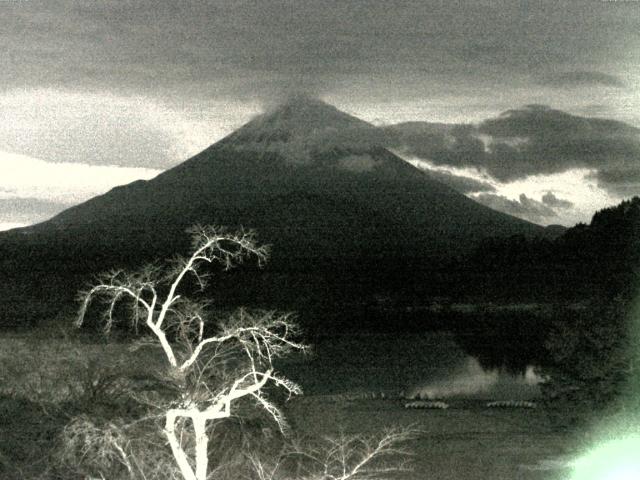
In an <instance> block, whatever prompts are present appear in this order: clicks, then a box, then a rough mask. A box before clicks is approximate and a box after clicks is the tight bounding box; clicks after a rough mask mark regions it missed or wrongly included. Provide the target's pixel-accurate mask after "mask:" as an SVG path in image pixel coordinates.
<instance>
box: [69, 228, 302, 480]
mask: <svg viewBox="0 0 640 480" xmlns="http://www.w3.org/2000/svg"><path fill="white" fill-rule="evenodd" d="M192 234H193V245H192V253H191V255H190V256H189V257H188V258H180V259H178V260H177V261H176V262H175V265H174V267H173V268H170V269H166V270H165V269H162V268H159V267H157V266H147V267H145V268H143V269H141V270H139V271H137V272H134V273H126V272H123V271H113V272H110V273H108V274H104V275H102V276H100V277H99V280H98V282H97V283H96V284H95V285H94V286H92V287H91V288H89V289H88V290H86V291H84V292H82V293H81V300H82V307H81V309H80V313H79V317H78V321H77V324H78V326H80V325H82V324H83V322H84V321H85V314H86V312H87V309H88V307H89V305H90V303H91V302H92V300H94V299H96V298H99V299H101V300H103V301H104V302H105V305H106V307H105V310H104V329H105V331H106V332H109V331H111V329H112V328H113V326H114V323H115V322H116V320H117V317H118V315H117V312H120V309H119V307H118V306H119V304H120V303H122V302H125V303H127V304H128V305H129V306H130V307H131V308H132V310H131V314H130V315H128V316H127V317H128V321H129V322H130V323H131V326H133V327H134V328H135V329H136V330H138V329H141V328H146V329H147V330H148V331H149V332H150V333H151V336H150V338H149V339H148V340H147V343H151V344H153V343H155V344H159V345H160V347H161V349H162V352H163V358H164V360H165V363H166V369H165V370H164V372H165V378H166V381H167V382H168V383H170V384H171V385H173V388H174V391H175V392H176V395H175V398H174V399H173V400H172V401H171V402H170V403H168V404H166V405H164V407H163V408H164V411H163V414H164V417H165V420H164V434H165V436H166V438H167V440H168V442H169V445H170V447H171V451H172V453H173V456H174V458H175V460H176V462H177V464H178V467H179V469H180V472H181V473H182V476H183V477H184V479H185V480H205V479H206V478H207V474H208V451H209V441H210V438H209V435H208V434H207V425H208V422H210V421H213V420H218V419H222V418H226V417H229V416H231V415H232V414H234V412H235V410H236V405H237V402H238V401H239V400H240V399H253V400H254V401H255V402H256V403H257V405H258V406H259V407H261V408H263V409H264V410H266V412H267V413H268V414H269V416H270V417H272V418H273V419H274V420H275V421H276V422H277V424H278V426H279V428H280V429H282V430H284V429H285V428H286V423H285V419H284V418H283V416H282V415H281V413H280V411H279V409H278V408H277V406H276V405H274V404H273V403H272V402H270V401H269V399H268V398H267V396H266V394H265V387H266V386H267V384H269V383H271V384H274V385H276V386H278V387H281V388H283V389H284V390H285V391H287V392H288V393H289V394H296V393H300V388H299V387H298V386H297V385H296V384H294V383H292V382H290V381H289V380H287V379H285V378H282V377H280V376H278V375H277V374H276V373H275V371H274V367H273V360H274V359H275V358H277V357H279V356H282V355H284V354H287V353H289V352H291V351H294V350H301V349H304V345H302V344H301V343H299V342H298V341H296V340H295V338H296V335H297V332H298V331H297V327H296V325H295V323H294V322H293V321H292V319H291V317H290V316H289V315H286V314H285V315H282V314H277V313H274V312H257V313H255V312H250V311H247V310H244V309H241V310H239V311H237V312H236V313H235V314H233V315H231V316H229V317H228V318H226V319H224V320H221V321H213V322H212V321H211V320H212V319H211V318H210V316H209V315H210V314H209V313H208V310H207V305H206V303H204V302H202V301H193V300H190V299H188V298H186V297H184V296H183V295H184V292H181V290H183V289H184V287H185V284H186V283H187V281H186V278H187V277H193V279H195V281H196V282H197V284H198V285H199V286H200V288H202V289H203V288H204V287H205V285H206V282H207V273H205V272H204V267H205V266H206V265H207V264H216V263H217V264H219V265H221V266H222V267H223V268H224V269H229V268H231V267H233V266H235V265H237V264H239V263H241V262H242V261H243V260H245V259H247V258H249V257H254V258H256V259H257V261H258V263H259V264H262V263H263V262H265V261H266V259H267V254H268V252H267V249H266V248H265V247H262V246H258V245H257V243H256V241H255V237H254V235H253V233H251V232H240V233H229V232H227V231H224V230H222V229H217V228H213V227H194V229H193V231H192ZM181 287H182V288H181ZM212 323H213V325H212ZM143 400H144V399H143ZM146 401H149V402H152V401H151V399H146ZM188 422H190V423H191V425H192V428H193V433H194V434H195V442H194V444H193V446H192V448H189V446H188V444H187V443H186V442H184V441H183V440H182V439H181V435H180V431H179V430H180V429H181V428H186V427H185V426H186V425H187V423H188Z"/></svg>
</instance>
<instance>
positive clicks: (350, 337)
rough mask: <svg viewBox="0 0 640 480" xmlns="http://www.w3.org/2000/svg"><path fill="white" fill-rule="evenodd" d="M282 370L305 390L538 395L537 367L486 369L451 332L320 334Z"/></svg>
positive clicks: (435, 395)
mask: <svg viewBox="0 0 640 480" xmlns="http://www.w3.org/2000/svg"><path fill="white" fill-rule="evenodd" d="M479 341H480V339H479ZM280 369H281V370H283V371H284V373H285V374H286V375H287V376H289V377H290V378H291V379H293V380H295V381H297V382H299V383H300V384H301V385H302V387H303V390H304V391H305V393H307V394H339V393H358V392H375V393H381V392H384V393H388V394H391V395H393V394H396V395H397V394H403V395H404V396H406V397H408V398H414V397H418V398H431V399H450V398H460V399H462V398H471V399H517V400H523V399H532V398H535V397H537V396H538V395H539V388H538V386H537V384H538V383H539V381H540V378H539V377H538V376H537V375H536V374H535V371H534V368H533V366H528V367H526V368H525V369H524V370H523V371H521V372H518V373H513V371H512V369H509V368H506V366H505V367H504V368H500V367H497V368H483V367H482V366H481V363H480V362H479V361H478V359H477V358H475V357H474V356H472V355H470V354H469V353H467V352H466V351H465V350H464V349H463V347H462V346H461V344H460V342H459V341H457V340H456V336H455V335H454V334H453V333H448V332H427V333H422V334H409V333H403V334H389V333H384V334H346V335H339V336H331V337H322V338H318V339H317V340H316V342H315V344H314V345H313V349H312V352H311V353H310V354H309V355H308V356H306V358H305V357H297V358H296V359H294V360H289V361H286V362H282V363H281V365H280Z"/></svg>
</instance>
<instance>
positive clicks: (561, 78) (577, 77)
mask: <svg viewBox="0 0 640 480" xmlns="http://www.w3.org/2000/svg"><path fill="white" fill-rule="evenodd" d="M539 83H540V84H541V85H545V86H549V87H555V88H571V87H584V86H594V85H601V86H605V87H616V88H622V87H624V86H625V83H624V82H623V81H622V80H621V79H620V78H619V77H617V76H616V75H611V74H609V73H602V72H589V71H573V72H553V73H548V74H546V75H543V76H541V77H540V78H539Z"/></svg>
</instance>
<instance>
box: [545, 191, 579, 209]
mask: <svg viewBox="0 0 640 480" xmlns="http://www.w3.org/2000/svg"><path fill="white" fill-rule="evenodd" d="M542 203H544V204H545V205H546V206H548V207H551V208H571V207H573V202H570V201H569V200H564V199H562V198H558V197H556V196H555V194H554V193H553V192H547V193H545V194H544V195H543V196H542Z"/></svg>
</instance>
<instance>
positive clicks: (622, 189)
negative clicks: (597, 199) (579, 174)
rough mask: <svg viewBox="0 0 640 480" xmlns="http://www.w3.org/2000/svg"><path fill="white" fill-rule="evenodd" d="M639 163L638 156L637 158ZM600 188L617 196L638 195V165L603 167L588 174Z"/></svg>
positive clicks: (639, 168) (639, 189)
mask: <svg viewBox="0 0 640 480" xmlns="http://www.w3.org/2000/svg"><path fill="white" fill-rule="evenodd" d="M638 162H639V163H640V158H639V159H638ZM589 177H590V178H591V179H592V180H595V181H596V182H597V184H598V186H599V187H600V188H603V189H605V190H607V191H608V192H611V193H613V194H615V195H617V196H619V197H633V196H635V195H640V165H638V164H636V165H634V166H629V167H628V168H605V169H602V170H598V171H596V172H595V173H593V174H591V175H590V176H589Z"/></svg>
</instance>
